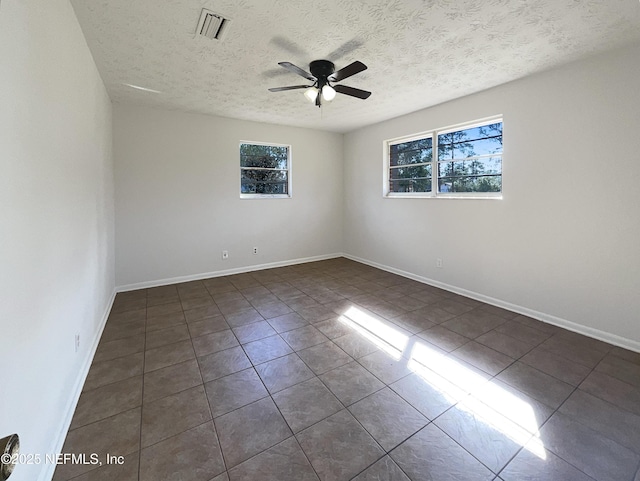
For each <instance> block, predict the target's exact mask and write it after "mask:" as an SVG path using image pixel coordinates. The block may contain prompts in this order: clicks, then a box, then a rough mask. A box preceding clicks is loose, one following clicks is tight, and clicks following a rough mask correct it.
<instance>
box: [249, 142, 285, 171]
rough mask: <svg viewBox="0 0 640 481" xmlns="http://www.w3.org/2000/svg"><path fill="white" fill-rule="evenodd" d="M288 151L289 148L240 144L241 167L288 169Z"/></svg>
mask: <svg viewBox="0 0 640 481" xmlns="http://www.w3.org/2000/svg"><path fill="white" fill-rule="evenodd" d="M288 150H289V148H288V147H281V146H275V145H255V144H240V165H241V166H242V167H263V168H269V169H286V168H287V164H288V160H289V155H288V154H289V152H288Z"/></svg>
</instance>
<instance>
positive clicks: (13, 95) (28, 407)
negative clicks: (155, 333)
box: [0, 0, 114, 481]
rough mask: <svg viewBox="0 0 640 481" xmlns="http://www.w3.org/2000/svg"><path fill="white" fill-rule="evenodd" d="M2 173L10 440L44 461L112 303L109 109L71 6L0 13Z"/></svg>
mask: <svg viewBox="0 0 640 481" xmlns="http://www.w3.org/2000/svg"><path fill="white" fill-rule="evenodd" d="M0 172H1V174H0V366H2V374H1V376H0V379H1V380H2V388H1V389H0V437H4V436H6V435H8V434H10V433H14V432H17V433H18V434H19V435H20V440H21V452H22V453H41V454H42V455H43V456H44V453H51V452H55V451H56V450H59V449H60V448H61V447H62V446H61V444H60V443H61V442H62V441H63V440H64V435H65V434H66V430H67V428H68V423H69V422H70V415H71V414H72V410H73V408H74V407H75V406H74V403H75V402H76V401H77V397H76V396H77V395H79V389H78V388H79V387H81V386H80V385H78V382H80V381H83V380H84V379H82V376H83V374H84V373H85V370H86V368H87V367H88V365H87V364H86V362H87V361H90V356H91V354H92V347H93V342H94V341H95V340H96V338H97V335H98V334H99V333H100V328H101V325H100V324H101V322H102V320H103V319H104V315H105V311H106V310H107V309H108V308H109V307H110V304H111V301H112V296H113V292H114V251H113V237H114V233H113V215H114V214H113V165H112V160H111V102H110V100H109V98H108V96H107V94H106V90H105V88H104V85H103V83H102V81H101V79H100V77H99V75H98V72H97V70H96V67H95V64H94V63H93V59H92V57H91V55H90V53H89V49H88V47H87V45H86V43H85V40H84V37H83V35H82V32H81V30H80V27H79V25H78V23H77V21H76V17H75V15H74V13H73V10H72V8H71V5H70V4H69V2H68V1H67V0H2V3H1V4H0ZM76 333H79V334H80V336H81V338H80V342H81V344H80V350H79V352H77V353H76V352H75V347H74V337H75V334H76ZM43 462H44V460H43ZM51 468H52V466H45V465H44V464H42V465H39V466H37V465H31V466H27V465H21V466H18V467H17V468H16V470H15V471H14V474H13V475H12V476H11V481H27V480H28V481H33V480H35V479H38V477H39V476H42V478H41V479H46V477H47V474H46V472H47V471H48V472H49V473H50V472H51Z"/></svg>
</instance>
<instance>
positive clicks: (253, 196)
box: [240, 194, 291, 199]
mask: <svg viewBox="0 0 640 481" xmlns="http://www.w3.org/2000/svg"><path fill="white" fill-rule="evenodd" d="M240 198H241V199H291V195H289V194H240Z"/></svg>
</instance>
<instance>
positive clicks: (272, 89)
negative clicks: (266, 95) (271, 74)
mask: <svg viewBox="0 0 640 481" xmlns="http://www.w3.org/2000/svg"><path fill="white" fill-rule="evenodd" d="M309 87H311V85H289V86H288V87H274V88H271V89H269V92H283V91H285V90H296V89H308V88H309Z"/></svg>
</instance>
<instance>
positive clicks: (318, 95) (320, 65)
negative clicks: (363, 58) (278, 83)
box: [269, 60, 371, 107]
mask: <svg viewBox="0 0 640 481" xmlns="http://www.w3.org/2000/svg"><path fill="white" fill-rule="evenodd" d="M278 65H280V66H281V67H284V68H286V69H287V70H290V71H291V72H293V73H296V74H298V75H300V76H301V77H304V78H306V79H307V80H309V81H311V82H313V84H311V85H289V86H288V87H275V88H271V89H269V91H270V92H282V91H284V90H296V89H307V91H306V92H305V93H304V95H305V97H307V98H308V99H309V101H311V102H314V103H315V104H316V105H317V106H318V107H320V105H322V101H323V100H325V101H327V102H331V101H332V100H333V99H334V97H335V96H336V92H338V93H340V94H344V95H350V96H351V97H357V98H359V99H366V98H369V96H370V95H371V92H367V91H366V90H360V89H357V88H354V87H347V86H346V85H335V86H332V85H331V83H332V82H333V83H337V82H341V81H342V80H344V79H346V78H349V77H351V76H352V75H355V74H357V73H360V72H362V71H363V70H366V69H367V66H366V65H365V64H363V63H362V62H359V61H357V60H356V61H355V62H353V63H350V64H349V65H347V66H346V67H344V68H341V69H340V70H338V71H337V72H336V67H335V65H333V62H330V61H329V60H314V61H313V62H311V63H310V64H309V70H310V71H311V73H309V72H306V71H305V70H302V69H301V68H300V67H297V66H296V65H293V64H292V63H290V62H278Z"/></svg>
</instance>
